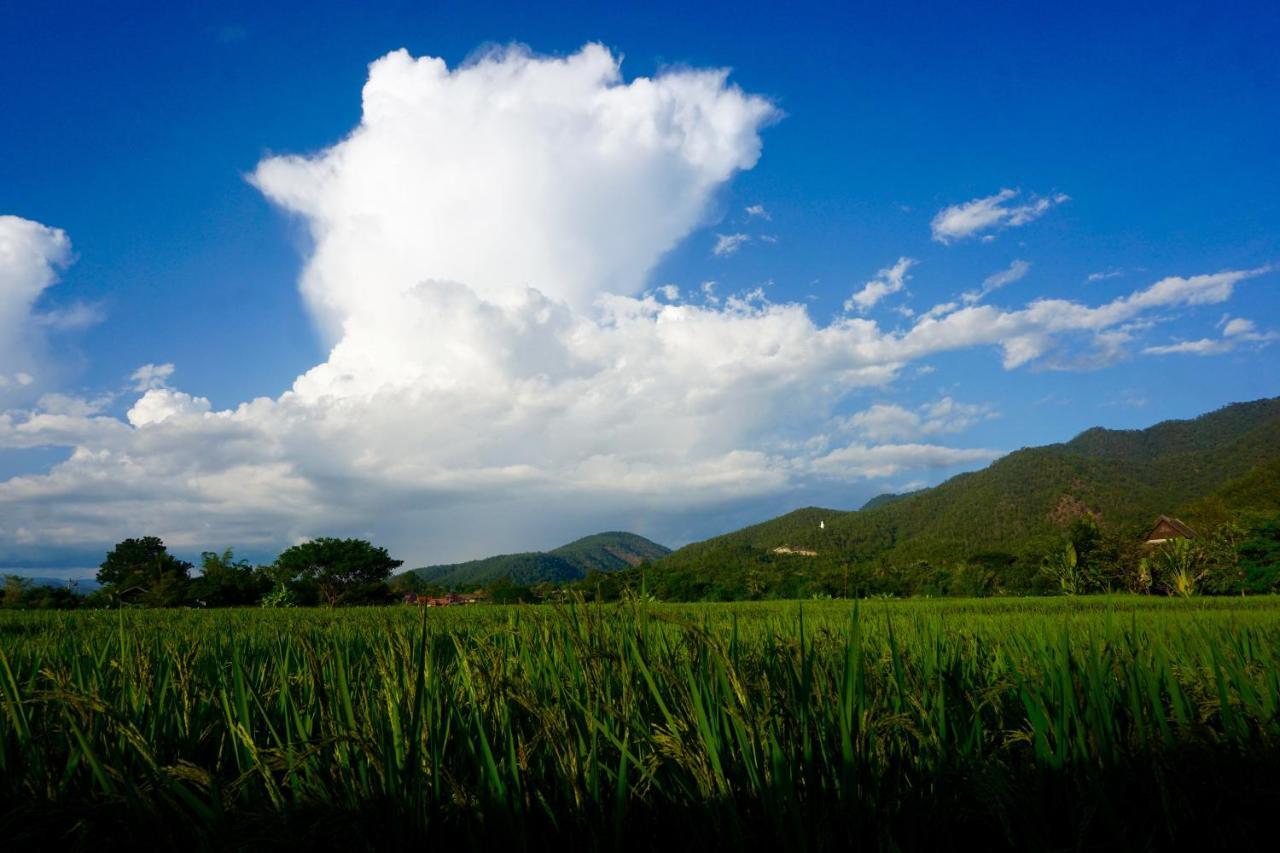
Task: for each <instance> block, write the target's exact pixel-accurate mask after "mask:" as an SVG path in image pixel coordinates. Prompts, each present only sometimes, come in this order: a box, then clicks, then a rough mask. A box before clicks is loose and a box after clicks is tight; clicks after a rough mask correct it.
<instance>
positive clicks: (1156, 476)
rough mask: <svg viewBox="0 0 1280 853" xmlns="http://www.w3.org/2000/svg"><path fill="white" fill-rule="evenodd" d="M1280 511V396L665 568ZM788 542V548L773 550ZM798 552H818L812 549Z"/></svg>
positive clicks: (778, 522) (1034, 548) (1094, 436)
mask: <svg viewBox="0 0 1280 853" xmlns="http://www.w3.org/2000/svg"><path fill="white" fill-rule="evenodd" d="M1277 510H1280V398H1271V399H1265V400H1257V401H1254V402H1250V403H1238V404H1234V405H1230V406H1227V407H1225V408H1222V409H1219V410H1217V411H1215V412H1212V413H1210V414H1206V415H1202V416H1200V417H1198V418H1194V419H1192V420H1181V421H1165V422H1163V423H1159V424H1156V425H1155V426H1152V427H1150V428H1148V429H1143V430H1108V429H1102V428H1094V429H1090V430H1087V431H1085V432H1083V433H1081V434H1080V435H1078V436H1076V437H1075V438H1074V439H1072V440H1071V441H1068V442H1066V443H1062V444H1053V445H1048V446H1044V447H1035V448H1024V449H1022V450H1018V451H1015V452H1013V453H1010V454H1009V455H1007V456H1005V457H1003V458H1001V459H999V460H997V461H996V462H994V463H992V464H991V465H990V466H988V467H987V468H985V469H983V470H980V471H975V472H972V473H967V474H961V475H959V476H956V477H953V478H951V479H950V480H947V481H946V482H944V483H942V484H941V485H938V486H936V487H933V488H930V489H924V490H921V491H919V492H914V493H911V494H908V495H902V496H898V495H881V496H879V497H877V498H873V499H872V500H871V501H868V502H867V504H866V505H865V506H864V508H863V509H862V510H861V511H846V510H836V509H822V508H816V507H809V508H805V509H800V510H796V511H794V512H791V513H787V514H786V515H783V516H780V517H778V518H775V519H772V520H770V521H766V522H763V523H761V524H756V525H752V526H751V527H747V528H744V529H742V530H738V531H735V532H733V533H729V534H726V535H724V536H718V537H715V538H713V539H708V540H706V541H703V542H697V543H694V544H692V545H688V546H686V547H684V548H681V549H679V550H678V551H675V552H674V553H672V554H671V555H670V556H668V557H666V558H664V559H663V560H661V561H660V562H659V563H658V565H657V568H659V569H660V570H661V571H662V572H664V573H678V572H681V571H693V570H697V569H701V568H707V567H723V568H725V569H726V570H727V569H728V568H729V567H731V566H736V567H737V568H738V569H739V570H747V569H749V568H750V567H751V566H753V565H776V564H778V563H788V562H790V563H797V564H806V562H807V564H810V565H820V564H823V563H827V564H829V563H830V562H831V561H833V560H834V561H839V562H844V563H854V564H859V565H871V564H877V563H881V562H886V561H890V562H894V563H899V564H905V563H909V562H912V561H921V560H924V561H949V562H955V561H959V560H963V559H966V558H967V557H970V556H973V555H976V554H981V553H983V552H993V551H994V552H1002V553H1006V554H1009V555H1012V556H1027V555H1038V554H1041V553H1043V552H1044V550H1045V549H1046V548H1049V547H1051V546H1052V543H1053V542H1055V541H1056V540H1057V538H1058V537H1059V536H1060V535H1061V531H1062V528H1063V525H1064V523H1065V522H1068V521H1070V519H1071V518H1074V517H1077V516H1078V515H1080V514H1082V513H1085V512H1088V513H1091V514H1093V515H1094V516H1095V517H1096V518H1097V519H1098V521H1099V523H1100V525H1101V526H1103V527H1104V528H1106V529H1110V530H1113V531H1120V532H1125V533H1131V534H1132V535H1134V536H1138V535H1140V534H1141V532H1142V530H1143V528H1145V527H1146V526H1147V525H1148V524H1150V522H1151V521H1152V519H1153V518H1155V517H1156V516H1158V515H1160V514H1164V513H1169V514H1179V515H1181V516H1183V517H1184V518H1185V519H1186V520H1187V521H1189V522H1192V523H1195V522H1199V521H1205V522H1207V521H1211V520H1214V519H1215V518H1218V517H1221V516H1222V515H1223V514H1224V513H1228V512H1233V513H1246V514H1247V513H1251V512H1252V513H1271V512H1275V511H1277ZM775 549H785V550H786V551H790V552H791V553H776V552H775ZM799 552H812V554H813V555H808V554H800V553H799Z"/></svg>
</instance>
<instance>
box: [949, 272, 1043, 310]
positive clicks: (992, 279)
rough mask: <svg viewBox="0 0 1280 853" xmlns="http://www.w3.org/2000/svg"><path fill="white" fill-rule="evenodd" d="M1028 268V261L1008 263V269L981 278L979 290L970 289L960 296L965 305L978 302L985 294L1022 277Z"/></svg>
mask: <svg viewBox="0 0 1280 853" xmlns="http://www.w3.org/2000/svg"><path fill="white" fill-rule="evenodd" d="M1030 269H1031V264H1030V262H1028V261H1014V262H1013V263H1011V264H1009V268H1008V269H1004V270H1001V271H1000V272H997V273H993V274H991V275H989V276H987V277H986V278H985V279H984V280H983V282H982V288H981V289H980V290H970V291H969V292H967V293H965V294H964V295H963V296H961V299H963V300H964V303H965V304H966V305H972V304H974V303H975V302H979V301H981V300H982V299H984V298H985V297H986V296H987V295H989V294H991V293H993V292H994V291H997V290H999V289H1000V288H1002V287H1005V286H1007V285H1010V284H1013V283H1014V282H1015V281H1018V280H1019V279H1021V278H1023V277H1024V276H1026V274H1027V272H1028V271H1029V270H1030Z"/></svg>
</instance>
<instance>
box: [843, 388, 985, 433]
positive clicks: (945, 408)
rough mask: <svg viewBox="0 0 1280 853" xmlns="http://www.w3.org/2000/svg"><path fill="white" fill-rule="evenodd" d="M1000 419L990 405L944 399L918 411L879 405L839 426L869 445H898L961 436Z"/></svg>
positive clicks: (893, 405)
mask: <svg viewBox="0 0 1280 853" xmlns="http://www.w3.org/2000/svg"><path fill="white" fill-rule="evenodd" d="M999 416H1000V414H999V412H997V411H996V410H995V409H994V408H993V407H991V406H989V405H987V404H974V403H957V402H956V401H955V400H954V399H952V398H951V397H942V398H940V399H938V400H935V401H934V402H932V403H925V404H924V405H922V406H919V407H917V408H915V409H907V408H904V407H902V406H898V405H895V404H892V403H877V404H876V405H874V406H872V407H871V408H869V409H866V410H864V411H861V412H857V413H855V414H853V415H850V416H849V417H847V418H845V419H843V420H842V421H841V422H840V426H841V427H842V428H843V429H846V430H850V431H852V432H856V433H858V434H859V435H861V436H863V437H864V438H866V439H868V440H870V441H898V440H913V439H919V438H923V437H925V436H930V435H938V434H940V433H956V432H962V431H964V430H966V429H968V428H969V427H971V426H974V425H975V424H978V423H981V422H982V421H988V420H991V419H993V418H997V417H999Z"/></svg>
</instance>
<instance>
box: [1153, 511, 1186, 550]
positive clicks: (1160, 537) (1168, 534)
mask: <svg viewBox="0 0 1280 853" xmlns="http://www.w3.org/2000/svg"><path fill="white" fill-rule="evenodd" d="M1195 538H1196V532H1195V531H1194V530H1192V529H1191V528H1190V527H1187V526H1186V525H1185V524H1183V523H1182V522H1181V521H1179V520H1178V519H1176V518H1170V517H1169V516H1167V515H1162V516H1160V517H1159V518H1157V519H1156V523H1155V525H1154V526H1152V528H1151V532H1150V533H1148V534H1147V538H1146V540H1145V541H1146V544H1147V545H1163V544H1164V543H1165V542H1168V541H1169V540H1171V539H1195Z"/></svg>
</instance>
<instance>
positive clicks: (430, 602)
mask: <svg viewBox="0 0 1280 853" xmlns="http://www.w3.org/2000/svg"><path fill="white" fill-rule="evenodd" d="M479 600H480V595H479V593H474V592H473V593H471V594H470V595H463V594H459V593H456V592H451V593H449V594H448V595H442V596H432V595H415V594H414V593H412V592H406V593H405V594H404V602H405V604H416V605H418V606H419V607H451V606H454V605H459V604H475V603H476V602H477V601H479Z"/></svg>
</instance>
